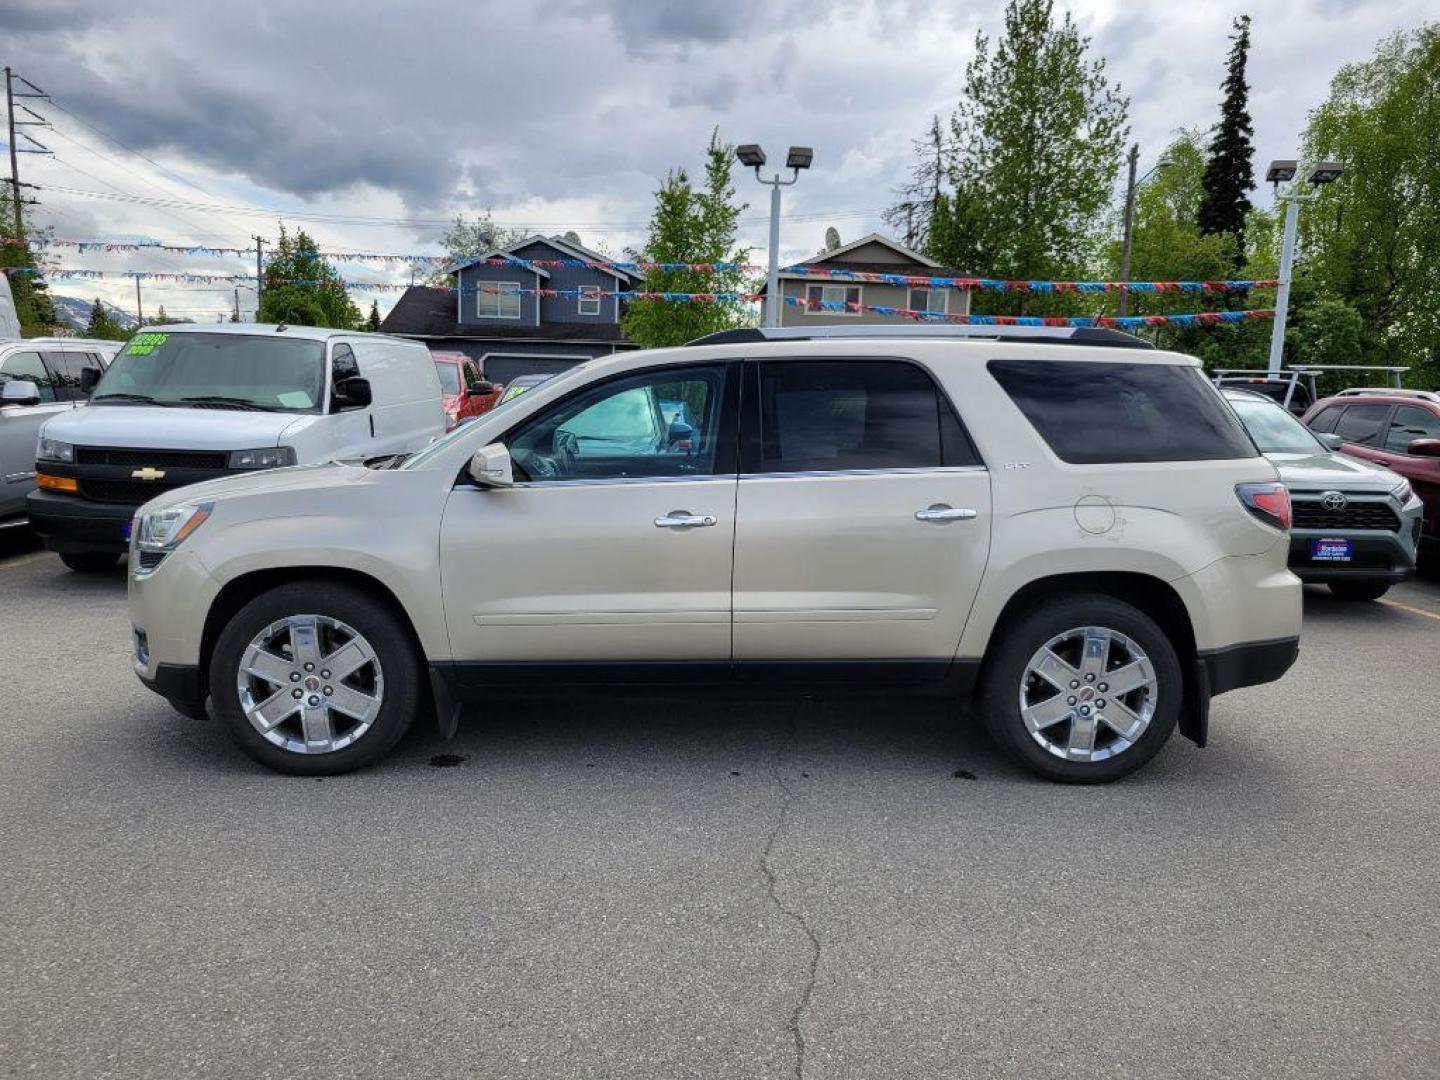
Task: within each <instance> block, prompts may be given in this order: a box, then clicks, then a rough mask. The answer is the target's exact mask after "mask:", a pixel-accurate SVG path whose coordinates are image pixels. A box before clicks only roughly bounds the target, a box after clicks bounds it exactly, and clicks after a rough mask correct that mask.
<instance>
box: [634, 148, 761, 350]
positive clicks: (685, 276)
mask: <svg viewBox="0 0 1440 1080" xmlns="http://www.w3.org/2000/svg"><path fill="white" fill-rule="evenodd" d="M733 165H734V147H733V146H730V145H729V144H727V143H723V142H721V141H720V132H719V130H718V129H717V130H715V131H713V132H711V134H710V145H709V146H708V147H706V150H705V186H704V187H703V188H696V187H693V186H692V185H691V183H690V177H689V175H688V174H687V173H686V172H685V170H684V169H683V168H681V169H674V170H672V171H671V172H670V173H669V174H668V175H667V176H666V177H665V182H664V183H663V184H662V185H661V186H660V190H659V191H657V192H656V193H655V213H654V214H653V215H652V217H651V218H650V233H649V237H648V239H647V240H646V242H645V248H644V250H643V251H632V252H631V253H630V254H631V255H632V256H633V257H634V258H635V259H636V260H638V261H643V262H689V263H723V262H729V263H744V262H746V261H748V260H749V258H750V252H749V251H748V250H738V249H736V248H735V247H734V244H735V234H736V231H737V222H738V220H739V217H740V214H741V213H742V212H744V210H745V208H746V204H744V203H739V204H737V203H736V202H735V186H734V184H733V183H732V182H731V178H730V174H731V169H732V168H733ZM745 287H746V282H745V278H744V275H743V274H742V273H741V272H740V271H738V270H651V271H649V272H647V273H646V275H645V282H644V284H643V285H641V286H640V289H641V290H642V291H645V292H687V293H718V292H740V291H743V290H744V289H745ZM747 321H748V317H747V315H746V313H745V312H743V311H742V310H741V309H739V308H737V307H736V306H735V305H732V304H707V303H683V302H669V301H661V300H636V301H634V302H632V303H631V304H630V305H629V308H628V310H627V311H626V312H625V333H626V334H628V335H629V336H630V338H631V339H632V340H634V341H637V342H639V343H640V344H641V345H643V346H645V347H646V348H658V347H662V346H666V345H681V344H684V343H685V342H687V341H689V340H691V339H692V338H697V337H700V336H702V335H704V334H711V333H714V332H716V331H718V330H727V329H729V328H731V327H734V326H742V325H745V323H746V322H747Z"/></svg>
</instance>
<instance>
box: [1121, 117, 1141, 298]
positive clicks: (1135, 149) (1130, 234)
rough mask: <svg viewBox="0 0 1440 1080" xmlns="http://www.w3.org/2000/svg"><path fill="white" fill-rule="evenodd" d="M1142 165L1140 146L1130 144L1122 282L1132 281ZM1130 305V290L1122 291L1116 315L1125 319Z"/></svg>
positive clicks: (1122, 250)
mask: <svg viewBox="0 0 1440 1080" xmlns="http://www.w3.org/2000/svg"><path fill="white" fill-rule="evenodd" d="M1139 163H1140V144H1139V143H1131V144H1130V176H1129V179H1128V180H1127V181H1126V183H1125V236H1124V239H1123V240H1121V241H1120V280H1121V282H1126V281H1129V280H1130V244H1131V241H1132V240H1133V239H1134V233H1135V166H1136V165H1138V164H1139ZM1129 305H1130V290H1128V289H1121V290H1120V299H1119V301H1118V302H1117V303H1116V304H1115V314H1116V315H1117V316H1118V317H1120V318H1122V319H1123V318H1124V317H1125V311H1126V309H1127V308H1128V307H1129Z"/></svg>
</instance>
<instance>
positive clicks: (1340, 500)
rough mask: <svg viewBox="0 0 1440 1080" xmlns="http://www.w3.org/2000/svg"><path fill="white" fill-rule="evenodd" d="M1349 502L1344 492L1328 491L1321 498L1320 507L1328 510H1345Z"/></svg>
mask: <svg viewBox="0 0 1440 1080" xmlns="http://www.w3.org/2000/svg"><path fill="white" fill-rule="evenodd" d="M1349 502H1350V500H1349V499H1347V498H1345V493H1344V492H1343V491H1327V492H1325V494H1323V495H1321V496H1320V505H1321V506H1323V507H1324V508H1325V509H1326V510H1344V509H1345V507H1346V506H1347V505H1349Z"/></svg>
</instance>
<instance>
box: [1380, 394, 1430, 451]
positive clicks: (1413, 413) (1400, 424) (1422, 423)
mask: <svg viewBox="0 0 1440 1080" xmlns="http://www.w3.org/2000/svg"><path fill="white" fill-rule="evenodd" d="M1415 439H1440V416H1436V415H1435V414H1434V413H1432V412H1431V411H1430V410H1429V409H1422V408H1421V407H1420V406H1419V405H1397V406H1395V415H1394V416H1392V417H1391V418H1390V432H1389V434H1388V435H1386V436H1385V449H1386V450H1394V451H1395V452H1397V453H1400V454H1407V453H1409V452H1410V443H1411V442H1413V441H1414V440H1415Z"/></svg>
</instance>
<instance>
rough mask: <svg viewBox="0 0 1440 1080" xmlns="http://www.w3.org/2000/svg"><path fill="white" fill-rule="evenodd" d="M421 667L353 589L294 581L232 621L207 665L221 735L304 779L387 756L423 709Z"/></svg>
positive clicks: (374, 606)
mask: <svg viewBox="0 0 1440 1080" xmlns="http://www.w3.org/2000/svg"><path fill="white" fill-rule="evenodd" d="M421 685H422V684H421V667H420V663H419V660H418V659H417V657H416V654H415V648H414V646H413V645H412V644H411V640H410V636H409V634H408V632H407V630H406V628H405V626H404V625H403V624H402V623H401V621H400V619H399V618H398V617H397V616H396V615H395V614H394V613H393V612H392V611H391V610H390V608H389V606H388V605H385V604H381V603H376V602H375V600H374V599H372V598H371V597H369V596H367V595H366V594H365V593H363V592H361V591H360V590H359V589H356V588H353V587H351V586H349V585H344V584H339V583H335V582H327V581H316V582H304V581H301V582H293V583H291V584H287V585H281V586H278V587H277V588H274V589H271V590H270V591H269V592H265V593H262V594H261V595H259V596H257V597H256V598H255V599H254V600H252V601H250V602H249V603H248V604H246V605H245V606H244V607H243V608H241V609H240V611H239V612H238V613H237V614H236V615H235V616H234V617H233V618H232V619H231V620H230V621H229V623H228V624H227V625H226V626H225V629H224V630H223V631H222V632H221V634H220V637H219V640H218V641H217V642H216V643H215V650H214V653H213V655H212V656H211V659H210V694H211V698H212V701H213V704H214V708H215V713H216V715H217V716H218V717H219V718H220V722H221V724H222V726H224V728H225V730H226V731H227V732H228V733H229V735H230V736H231V738H233V739H234V740H235V742H236V743H237V744H238V745H239V746H240V749H242V750H244V751H245V753H247V754H248V755H250V757H252V758H254V759H255V760H256V761H258V762H260V763H261V764H262V765H268V766H269V767H270V768H272V769H277V770H279V771H280V772H286V773H292V774H296V775H300V776H332V775H335V774H337V773H345V772H350V771H351V770H353V769H359V768H363V767H364V766H366V765H369V764H370V763H372V762H374V761H376V760H377V759H379V758H381V757H383V756H385V754H387V753H389V752H390V750H391V749H392V748H393V747H394V746H395V744H396V743H397V742H399V741H400V738H401V737H402V736H403V735H404V734H405V732H406V731H407V730H408V729H409V727H410V725H411V723H413V722H414V719H415V714H416V712H417V710H418V709H419V708H420V704H421V700H422V692H421Z"/></svg>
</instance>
